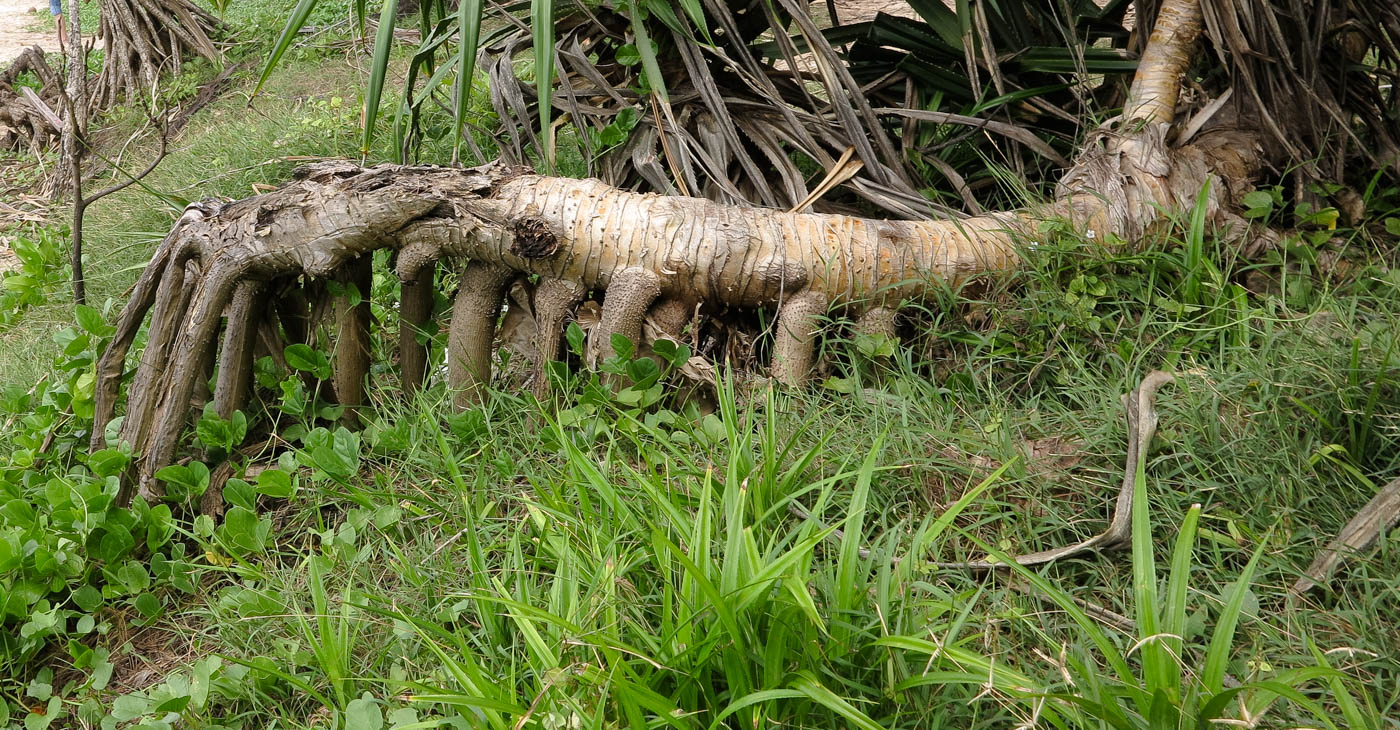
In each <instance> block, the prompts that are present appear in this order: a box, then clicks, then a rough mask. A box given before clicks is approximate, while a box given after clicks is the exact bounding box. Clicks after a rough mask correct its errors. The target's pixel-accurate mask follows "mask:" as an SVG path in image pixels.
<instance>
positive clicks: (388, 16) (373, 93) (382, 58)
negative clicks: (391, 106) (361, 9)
mask: <svg viewBox="0 0 1400 730" xmlns="http://www.w3.org/2000/svg"><path fill="white" fill-rule="evenodd" d="M398 11H399V0H384V7H383V8H381V9H380V11H379V31H378V32H377V33H376V34H375V38H374V58H373V59H371V60H370V66H369V93H367V94H366V95H365V114H364V118H365V128H364V137H363V139H362V141H361V142H360V154H361V155H368V154H369V145H370V142H373V141H374V121H375V119H376V118H377V117H378V116H379V99H380V97H381V96H382V95H383V94H384V77H385V75H387V74H388V72H389V51H390V50H392V48H393V45H394V18H396V17H398Z"/></svg>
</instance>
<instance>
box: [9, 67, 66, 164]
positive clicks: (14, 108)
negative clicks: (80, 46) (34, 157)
mask: <svg viewBox="0 0 1400 730" xmlns="http://www.w3.org/2000/svg"><path fill="white" fill-rule="evenodd" d="M27 73H32V74H34V78H35V79H36V80H37V81H38V88H37V89H34V88H30V89H29V91H30V94H25V93H24V87H22V86H16V85H15V82H16V81H18V80H19V79H20V77H21V76H23V75H25V74H27ZM61 89H62V82H60V81H59V79H58V75H57V74H55V73H54V70H53V68H52V67H50V66H49V64H48V62H47V61H45V60H44V51H43V50H42V49H40V48H39V47H38V46H31V47H29V48H26V49H24V51H23V52H22V53H20V54H19V56H18V57H17V58H15V60H14V61H13V62H12V63H10V65H9V66H8V67H7V68H5V70H3V71H0V150H10V149H16V148H19V147H22V146H27V147H28V148H29V151H30V152H31V153H37V151H38V150H40V149H42V148H44V147H45V146H47V145H48V144H49V142H51V141H54V140H57V139H58V137H59V130H58V125H56V124H54V121H55V118H54V117H52V116H50V115H49V114H45V113H44V112H45V111H48V112H50V114H52V115H58V114H62V113H63V108H62V104H61V102H60V98H59V97H60V91H61ZM31 94H32V96H31ZM36 98H37V99H38V100H39V102H40V104H42V105H43V106H44V107H47V109H41V108H40V107H39V106H38V105H36V104H35V102H34V100H35V99H36Z"/></svg>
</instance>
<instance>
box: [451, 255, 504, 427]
mask: <svg viewBox="0 0 1400 730" xmlns="http://www.w3.org/2000/svg"><path fill="white" fill-rule="evenodd" d="M514 275H515V272H513V271H511V270H510V269H507V268H504V267H501V266H496V265H494V264H487V263H482V262H479V261H472V262H469V263H467V264H466V265H465V266H464V267H463V268H462V273H461V283H460V284H459V285H458V287H457V298H456V299H454V300H453V302H452V322H451V324H450V325H449V329H448V332H447V348H448V352H449V353H450V354H449V355H448V358H447V382H448V385H449V386H450V387H452V388H453V389H454V390H456V391H457V394H456V397H455V402H456V405H457V407H458V408H464V409H465V408H470V407H471V406H474V405H476V404H477V403H480V402H481V399H482V395H483V391H484V389H485V387H486V384H487V383H489V382H490V381H491V347H492V344H493V342H494V340H495V338H496V319H497V317H498V316H499V315H500V312H501V301H502V300H503V299H505V295H506V286H507V285H508V284H510V280H511V279H512V278H513V277H514Z"/></svg>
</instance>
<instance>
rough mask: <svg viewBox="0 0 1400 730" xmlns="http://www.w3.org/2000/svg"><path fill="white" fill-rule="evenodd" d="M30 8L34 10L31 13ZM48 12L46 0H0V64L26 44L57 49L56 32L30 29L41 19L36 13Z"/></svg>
mask: <svg viewBox="0 0 1400 730" xmlns="http://www.w3.org/2000/svg"><path fill="white" fill-rule="evenodd" d="M31 9H32V10H34V11H36V12H35V13H33V14H31V13H30V10H31ZM48 12H49V4H48V2H47V0H0V65H4V64H6V63H9V61H10V59H12V58H14V57H15V56H18V55H19V54H20V51H23V50H24V49H25V48H26V47H28V46H33V45H38V46H40V47H42V48H43V49H44V50H46V51H57V50H58V36H57V35H56V34H54V33H36V32H34V31H32V30H30V28H32V27H34V26H35V25H37V24H38V22H39V21H41V20H42V18H41V17H39V15H38V14H37V13H48Z"/></svg>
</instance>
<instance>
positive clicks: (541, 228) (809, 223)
mask: <svg viewBox="0 0 1400 730" xmlns="http://www.w3.org/2000/svg"><path fill="white" fill-rule="evenodd" d="M1200 23H1201V16H1200V9H1199V7H1198V6H1197V4H1196V2H1194V1H1189V0H1176V1H1175V2H1167V3H1166V4H1165V5H1164V7H1163V9H1162V13H1161V16H1160V17H1159V18H1158V21H1157V25H1156V28H1155V29H1154V33H1153V36H1152V41H1151V43H1150V44H1149V47H1148V49H1147V51H1146V52H1145V54H1144V57H1143V59H1142V62H1141V66H1140V71H1139V72H1138V76H1137V79H1136V80H1135V82H1134V86H1133V90H1132V95H1131V101H1130V103H1129V105H1128V106H1127V107H1126V111H1125V115H1124V118H1123V120H1122V121H1121V122H1120V124H1119V125H1118V128H1117V131H1109V132H1106V133H1104V134H1102V135H1100V136H1099V139H1098V141H1096V142H1095V143H1094V144H1093V145H1091V147H1090V149H1089V150H1088V151H1087V152H1086V153H1085V154H1083V155H1081V158H1080V160H1079V162H1078V163H1077V164H1076V165H1075V167H1074V168H1073V169H1072V170H1071V171H1070V172H1069V174H1068V175H1067V176H1066V177H1065V179H1064V180H1063V181H1062V182H1061V184H1060V190H1059V193H1058V195H1057V198H1056V201H1055V202H1054V203H1052V204H1050V205H1048V206H1045V207H1043V208H1041V209H1037V210H1026V211H1018V212H1007V213H996V214H990V215H984V216H979V217H973V218H965V219H961V220H938V221H889V220H870V219H863V218H855V217H850V216H841V215H822V214H810V213H794V212H782V211H775V210H767V209H759V208H747V207H735V206H725V205H720V204H717V203H714V202H711V201H707V200H702V199H695V198H681V197H664V196H658V195H651V194H638V193H632V192H628V191H624V190H619V189H616V188H611V187H609V186H606V185H604V184H603V183H600V182H598V181H595V180H572V179H562V178H552V177H542V176H538V175H533V174H527V173H525V172H522V171H520V170H513V169H509V168H507V167H505V166H502V165H496V164H493V165H486V166H483V167H478V168H472V169H449V168H439V167H425V166H418V167H412V166H388V165H384V166H377V167H371V168H363V167H360V166H358V165H354V164H351V163H345V162H328V163H320V164H316V165H310V166H307V167H303V168H301V169H299V170H298V171H297V172H296V174H295V179H294V181H293V182H291V183H289V184H287V185H285V186H284V187H282V188H280V189H278V190H276V191H274V192H270V193H267V194H264V195H259V196H256V197H252V198H248V199H245V200H240V201H236V202H232V203H228V204H225V205H220V204H209V203H206V204H197V205H193V206H190V208H188V209H187V210H186V212H185V215H184V216H183V217H182V218H181V219H180V220H179V221H178V222H177V223H176V225H175V227H174V229H173V230H172V231H171V232H170V234H169V235H168V236H167V237H166V239H165V240H164V242H163V243H162V244H161V246H160V248H159V249H158V250H157V252H156V254H155V256H154V257H153V258H152V260H151V262H150V264H149V265H148V266H147V268H146V270H145V272H144V273H143V274H142V276H141V278H140V280H139V282H138V283H137V284H136V286H135V288H134V290H133V293H132V297H131V299H130V301H129V302H128V304H127V306H126V308H125V309H124V310H123V312H122V314H121V317H120V320H119V322H118V325H117V330H116V333H115V335H114V337H113V340H112V343H111V345H110V346H109V347H108V349H107V351H106V352H105V353H104V354H103V356H102V359H101V361H100V362H99V364H98V372H97V375H98V387H97V394H96V400H97V407H96V419H95V423H96V424H97V425H96V427H95V428H94V435H93V444H92V445H93V448H94V449H96V448H101V447H102V446H104V445H105V443H104V442H105V439H104V436H103V433H104V429H103V424H105V423H106V422H107V421H108V420H109V419H110V418H111V417H112V416H113V415H114V414H115V403H116V399H117V395H118V391H119V387H120V384H121V381H122V375H123V370H124V365H125V360H126V356H127V351H128V349H129V348H130V347H131V344H132V342H133V340H134V339H135V336H136V333H137V330H138V329H139V328H140V326H141V323H142V321H143V320H144V319H145V317H146V314H147V313H148V312H150V313H151V325H150V329H149V334H148V338H147V344H146V349H145V354H144V356H143V357H142V359H141V363H140V364H139V365H138V367H137V368H136V373H135V375H134V376H133V379H132V383H131V386H130V388H129V397H128V401H127V411H126V416H125V419H124V421H123V423H122V426H121V429H120V436H119V438H120V439H121V440H122V441H126V442H129V443H130V444H131V446H132V447H133V448H134V449H135V451H136V452H137V454H138V457H137V460H136V463H135V465H134V469H135V472H136V473H135V475H134V476H135V480H134V483H135V484H136V485H137V486H138V487H139V492H140V494H141V495H142V496H144V497H145V498H147V499H153V498H157V497H159V496H160V494H161V490H160V485H159V483H158V481H157V480H156V479H155V473H156V471H157V470H158V469H159V468H161V467H162V466H164V465H166V464H168V463H169V462H170V460H171V458H172V457H173V454H174V450H175V448H176V444H177V443H178V439H179V436H180V433H181V431H182V429H183V428H184V427H185V425H186V423H187V422H188V418H189V411H190V409H191V398H192V396H194V395H195V389H196V386H197V384H198V383H199V382H200V381H201V380H203V379H207V377H208V372H209V370H210V368H211V367H212V365H213V363H214V362H215V358H217V363H218V377H217V380H216V384H215V388H214V393H213V403H214V405H215V407H216V410H217V411H218V413H219V415H220V416H221V417H225V418H227V417H229V416H230V415H231V414H232V412H233V411H234V410H236V409H238V408H241V407H242V406H243V405H244V403H245V401H246V399H247V398H248V395H249V390H250V385H249V381H250V379H251V371H252V361H253V357H254V354H255V349H256V347H257V346H259V344H261V346H262V347H263V348H265V349H266V350H268V351H269V352H270V353H272V354H274V355H276V354H279V353H280V352H281V347H280V346H281V345H282V344H285V343H289V342H298V341H303V340H304V339H305V338H306V337H307V336H308V328H309V323H310V322H311V321H312V320H314V318H313V317H310V316H309V313H308V311H307V304H306V298H305V297H304V296H302V295H301V294H300V293H299V292H300V290H299V288H298V286H297V282H304V281H314V280H318V279H327V278H330V279H336V280H339V281H341V282H344V283H353V284H355V285H356V286H357V288H358V289H359V291H360V292H361V293H366V294H367V293H368V291H369V283H370V275H371V271H370V262H371V260H372V254H373V252H374V251H376V250H378V249H385V248H387V249H394V250H395V251H396V253H397V255H396V259H395V260H396V269H397V271H396V273H397V275H398V277H399V279H400V280H401V281H402V283H403V287H402V302H401V310H400V314H401V318H402V322H403V325H402V331H401V333H400V338H399V348H400V363H401V368H402V379H403V386H404V389H405V391H410V392H411V391H412V390H414V389H416V388H418V387H419V386H420V385H421V384H422V382H423V379H424V377H425V370H426V365H427V358H426V356H425V352H424V349H423V347H422V345H421V344H419V342H418V341H417V338H416V333H417V331H418V330H419V329H421V327H422V326H423V324H424V323H425V322H426V319H427V318H428V316H429V315H430V312H431V303H432V294H433V292H432V290H431V287H432V285H433V281H434V270H435V267H436V266H437V265H438V262H440V261H443V260H452V261H456V262H459V263H460V269H459V280H460V281H459V286H458V289H457V294H456V298H455V301H454V304H453V307H452V313H451V323H450V330H449V336H448V381H449V385H450V386H451V387H452V388H455V389H456V390H457V395H456V399H457V403H458V405H460V406H467V405H469V404H471V403H472V402H474V401H475V400H476V399H477V398H479V396H480V392H481V389H482V388H483V386H484V385H485V384H486V383H487V382H488V380H489V378H490V370H491V354H492V347H493V339H494V336H495V329H496V322H497V320H498V319H499V315H500V311H501V303H502V300H503V298H504V296H505V293H506V291H507V289H508V287H510V286H511V285H512V283H513V282H515V281H516V280H519V279H522V278H525V277H534V276H538V283H537V284H536V286H535V306H534V316H535V318H536V324H537V325H538V327H537V331H538V338H537V342H536V351H537V353H538V355H537V357H538V362H537V363H536V366H537V372H539V373H541V375H540V377H538V378H537V380H536V387H537V389H540V390H539V392H541V394H542V393H543V389H544V388H547V387H548V380H547V378H545V377H543V375H542V373H543V370H544V365H545V364H547V363H548V362H549V361H551V360H553V359H555V358H556V357H557V355H558V354H559V348H560V342H561V337H562V329H563V326H564V324H565V322H566V321H567V319H568V317H569V316H570V314H571V311H572V309H573V308H574V307H575V306H576V305H577V304H578V303H579V302H580V301H581V300H582V298H583V297H584V296H586V295H587V294H588V293H589V292H594V291H597V292H602V293H603V297H604V299H603V306H602V316H601V321H600V322H599V324H598V326H597V327H596V328H595V329H594V332H593V334H592V336H591V338H590V344H589V350H590V353H589V354H590V358H595V357H596V356H597V354H598V351H599V350H600V349H605V348H607V347H608V343H610V341H611V336H612V335H613V334H620V335H623V336H624V337H627V338H629V339H631V340H633V341H637V340H639V339H640V337H641V334H642V328H643V322H644V321H645V320H646V319H647V318H648V317H650V318H652V319H653V321H654V322H655V323H656V324H657V325H658V326H659V327H660V328H661V329H662V330H663V331H669V332H671V333H673V334H679V333H678V332H677V330H679V329H680V328H681V327H683V326H684V324H685V322H686V321H687V320H688V317H689V313H691V312H693V311H694V309H695V307H697V306H707V305H708V306H716V305H718V306H727V307H738V308H756V307H773V308H776V310H777V313H778V316H777V326H776V330H775V342H774V347H773V363H772V371H773V374H774V376H775V377H776V378H777V379H778V380H780V381H782V382H785V383H796V382H798V381H800V380H801V379H802V378H803V377H804V376H805V375H806V374H807V372H808V371H809V369H810V368H811V365H812V359H813V333H814V331H815V330H816V327H817V319H818V318H819V317H820V316H821V315H823V314H825V313H826V312H827V311H829V310H830V309H831V308H833V307H844V308H846V309H847V310H848V311H851V313H852V314H854V315H855V316H856V319H857V326H858V327H861V328H865V329H867V330H873V331H877V332H878V331H884V332H886V333H888V334H892V327H893V321H894V317H893V313H894V310H895V308H896V307H898V306H899V305H900V303H902V302H905V301H909V300H917V299H920V298H922V297H923V296H924V295H925V294H927V293H929V292H930V291H931V290H933V289H937V288H942V287H944V286H947V285H948V284H949V283H954V284H955V283H956V282H958V281H960V280H962V279H965V278H966V277H969V276H972V275H976V274H979V273H983V272H987V271H992V270H998V269H1004V268H1007V267H1010V266H1013V265H1014V264H1015V263H1016V262H1017V261H1018V253H1017V250H1018V243H1019V242H1021V241H1025V240H1029V238H1030V237H1033V236H1034V235H1035V232H1036V230H1037V227H1038V225H1039V223H1040V222H1041V221H1044V220H1047V219H1064V220H1068V221H1070V223H1071V224H1072V225H1074V226H1077V227H1079V228H1081V229H1085V230H1093V231H1096V232H1098V233H1101V234H1115V235H1117V236H1120V237H1122V238H1124V239H1128V240H1132V239H1135V238H1137V237H1139V236H1140V235H1141V234H1142V233H1143V232H1144V230H1145V229H1146V227H1147V226H1149V225H1151V224H1152V223H1153V222H1154V221H1155V220H1158V219H1159V218H1160V217H1161V215H1162V212H1163V211H1171V210H1181V209H1184V208H1186V207H1189V206H1191V205H1194V204H1195V203H1196V199H1197V196H1198V194H1199V192H1200V191H1201V190H1202V189H1203V187H1204V186H1206V185H1208V184H1209V185H1210V187H1209V188H1208V189H1209V191H1210V197H1209V201H1208V205H1209V206H1210V209H1211V212H1212V213H1213V214H1215V215H1217V216H1220V215H1227V213H1225V211H1227V210H1228V209H1229V208H1230V204H1231V202H1232V191H1234V192H1235V193H1238V191H1239V187H1240V184H1241V181H1242V180H1245V179H1247V177H1248V175H1249V174H1250V173H1251V172H1252V170H1253V168H1254V167H1255V166H1256V164H1257V160H1256V153H1255V150H1256V146H1255V145H1254V143H1253V141H1252V139H1250V138H1248V137H1242V136H1241V135H1240V134H1239V133H1238V132H1233V131H1230V130H1227V129H1223V128H1222V129H1217V130H1215V131H1212V132H1208V133H1200V134H1197V135H1196V137H1195V140H1196V141H1195V142H1194V143H1193V144H1192V145H1189V146H1176V147H1169V146H1168V145H1167V144H1166V142H1165V140H1166V135H1167V130H1168V128H1169V126H1170V124H1171V121H1172V117H1173V114H1172V111H1173V107H1174V105H1175V101H1176V93H1177V87H1178V83H1179V81H1178V77H1179V76H1180V75H1181V73H1183V72H1184V70H1185V67H1186V65H1187V63H1188V62H1189V59H1190V49H1191V48H1192V46H1193V44H1194V41H1195V38H1196V36H1197V35H1198V33H1199V29H1200ZM338 301H339V303H338V304H337V312H336V321H337V329H338V337H337V340H336V345H335V353H334V358H333V359H334V377H333V379H332V383H333V386H334V390H335V396H336V397H337V399H338V400H339V402H340V403H342V404H344V405H347V406H351V407H353V406H355V405H358V404H361V403H363V402H364V391H363V388H364V380H365V378H366V375H367V373H368V369H369V358H368V348H369V334H370V333H369V331H368V328H369V319H370V318H369V313H368V310H367V309H366V307H365V304H364V303H363V302H360V303H359V304H358V305H355V306H352V304H351V302H350V301H348V300H347V299H346V298H345V297H341V298H340V299H339V300H338ZM225 319H226V320H227V324H226V325H224V326H223V335H222V347H220V346H219V334H220V327H221V324H222V322H223V321H224V320H225ZM123 496H124V497H126V498H129V496H130V494H129V492H128V493H126V494H124V495H123Z"/></svg>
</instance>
